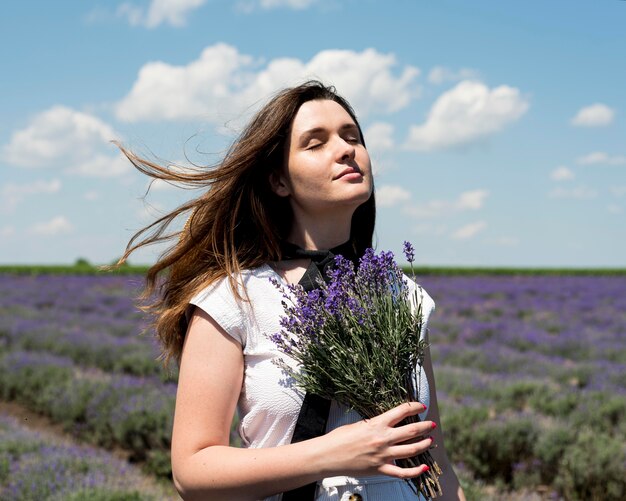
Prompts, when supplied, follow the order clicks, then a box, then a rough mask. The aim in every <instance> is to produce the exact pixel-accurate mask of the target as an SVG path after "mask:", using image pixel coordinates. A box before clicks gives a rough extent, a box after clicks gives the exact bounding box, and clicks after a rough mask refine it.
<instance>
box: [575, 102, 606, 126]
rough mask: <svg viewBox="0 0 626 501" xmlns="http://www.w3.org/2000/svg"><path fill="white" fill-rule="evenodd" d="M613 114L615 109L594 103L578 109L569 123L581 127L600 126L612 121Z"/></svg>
mask: <svg viewBox="0 0 626 501" xmlns="http://www.w3.org/2000/svg"><path fill="white" fill-rule="evenodd" d="M614 116H615V111H613V110H612V109H611V108H609V107H608V106H607V105H606V104H602V103H596V104H592V105H591V106H586V107H585V108H581V109H580V110H578V113H576V116H575V117H574V118H572V120H571V124H572V125H578V126H581V127H602V126H604V125H609V124H610V123H611V122H613V117H614Z"/></svg>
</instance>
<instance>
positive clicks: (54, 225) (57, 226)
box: [30, 216, 74, 236]
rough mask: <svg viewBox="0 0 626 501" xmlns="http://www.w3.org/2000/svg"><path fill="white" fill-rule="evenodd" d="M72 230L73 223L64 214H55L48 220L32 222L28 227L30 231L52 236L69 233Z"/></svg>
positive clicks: (35, 233)
mask: <svg viewBox="0 0 626 501" xmlns="http://www.w3.org/2000/svg"><path fill="white" fill-rule="evenodd" d="M73 230H74V225H72V223H70V222H69V221H68V219H67V218H66V217H65V216H56V217H53V218H52V219H51V220H50V221H45V222H42V223H37V224H34V225H33V226H31V228H30V233H32V234H34V235H40V236H54V235H64V234H67V233H71V232H72V231H73Z"/></svg>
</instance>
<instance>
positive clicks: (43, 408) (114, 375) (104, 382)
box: [0, 275, 176, 499]
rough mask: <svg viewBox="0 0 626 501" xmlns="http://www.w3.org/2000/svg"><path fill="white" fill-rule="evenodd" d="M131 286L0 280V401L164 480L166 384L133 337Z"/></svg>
mask: <svg viewBox="0 0 626 501" xmlns="http://www.w3.org/2000/svg"><path fill="white" fill-rule="evenodd" d="M139 284H140V279H139V278H138V277H132V278H129V277H119V276H118V277H113V276H74V277H72V276H52V275H45V276H17V275H2V276H1V277H0V398H2V399H3V400H13V401H17V402H19V403H21V404H22V405H24V406H26V407H28V408H30V409H31V410H34V411H36V412H38V413H41V414H43V415H45V416H48V417H49V418H51V419H52V420H53V421H55V422H57V423H61V424H62V425H63V427H64V428H65V429H66V430H67V431H68V432H70V433H72V434H73V435H75V436H76V437H77V438H80V439H83V440H85V441H87V442H90V443H92V444H95V445H97V446H100V447H104V448H108V449H111V448H122V449H124V450H126V451H127V455H128V457H129V458H130V459H131V461H141V462H142V463H143V464H144V466H145V467H146V469H148V470H149V471H150V472H151V473H154V474H156V475H158V476H161V477H168V476H169V475H170V474H171V466H170V460H169V446H170V441H171V425H172V415H173V409H174V397H175V391H176V385H175V382H174V381H173V379H174V377H173V376H171V375H168V374H166V373H165V372H164V371H163V370H162V369H161V367H160V366H159V364H158V362H157V361H156V356H157V352H158V350H157V348H156V346H155V344H154V341H153V339H152V338H151V337H150V336H140V335H139V334H140V332H141V331H142V330H143V329H144V328H145V324H144V321H143V319H142V315H141V314H140V313H138V311H137V308H136V305H135V304H134V299H133V298H134V297H135V296H136V294H137V290H138V286H139ZM4 487H5V489H9V487H10V485H9V486H7V485H5V486H4ZM0 488H1V484H0ZM2 492H3V491H2V490H0V498H2V499H4V497H3V495H2ZM105 498H106V499H109V498H108V497H105ZM32 499H35V498H32ZM129 499H130V498H129ZM138 499H139V498H138Z"/></svg>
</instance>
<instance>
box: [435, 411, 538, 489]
mask: <svg viewBox="0 0 626 501" xmlns="http://www.w3.org/2000/svg"><path fill="white" fill-rule="evenodd" d="M463 414H468V413H466V412H465V411H464V410H463V409H461V410H460V411H457V412H456V413H455V418H454V420H453V421H452V422H451V421H450V419H449V418H448V419H446V421H445V428H444V429H445V430H446V447H447V448H449V449H450V450H451V451H455V452H454V456H453V457H454V459H453V460H454V461H461V462H463V464H465V466H466V467H467V468H468V470H470V471H471V472H472V473H473V475H474V476H475V477H476V478H477V479H481V480H484V481H487V482H502V483H504V484H507V485H511V484H512V482H513V472H514V469H515V468H516V465H519V464H524V463H529V462H530V461H531V460H532V458H533V445H534V442H535V440H536V439H537V435H538V431H537V429H536V425H535V424H534V422H533V421H532V420H530V419H526V418H516V417H512V418H508V419H507V420H487V421H485V420H480V421H478V420H477V418H478V417H479V416H480V413H479V412H476V411H474V413H473V414H474V415H473V416H472V415H469V416H467V415H466V418H465V419H464V418H463ZM483 416H484V414H483ZM470 423H472V424H470Z"/></svg>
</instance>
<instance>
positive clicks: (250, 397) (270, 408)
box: [190, 265, 435, 501]
mask: <svg viewBox="0 0 626 501" xmlns="http://www.w3.org/2000/svg"><path fill="white" fill-rule="evenodd" d="M270 278H273V279H277V280H279V281H282V278H281V277H280V276H279V275H278V274H277V273H276V272H275V271H274V270H273V269H272V268H271V267H270V266H269V265H263V266H260V267H258V268H255V269H252V270H247V271H244V272H242V275H241V280H240V282H241V283H242V284H243V285H244V286H245V289H246V291H247V294H248V298H249V300H250V301H249V302H246V301H239V300H237V298H236V296H235V295H234V293H233V291H232V289H231V287H230V284H229V281H228V279H226V278H223V279H221V280H218V281H217V282H216V283H214V284H212V285H210V286H209V287H207V288H206V289H204V290H203V291H202V292H200V293H199V294H197V295H196V296H195V297H193V298H192V300H191V301H190V303H191V304H193V305H195V306H198V307H199V308H201V309H202V310H204V311H205V312H206V313H208V314H209V315H211V317H213V319H214V320H215V321H216V322H217V323H218V324H219V325H220V326H221V327H222V328H223V329H224V331H226V333H227V334H228V335H230V336H231V337H232V338H234V339H235V340H237V341H238V342H239V343H240V344H241V346H242V347H243V355H244V379H243V384H242V388H241V394H240V395H239V402H238V405H237V411H238V414H239V419H240V422H239V435H240V436H241V439H242V441H243V444H244V447H253V448H256V447H276V446H280V445H285V444H288V443H290V442H291V437H292V435H293V431H294V428H295V425H296V420H297V418H298V414H299V412H300V408H301V406H302V401H303V399H304V394H303V393H302V392H301V391H299V390H298V389H297V388H295V387H294V386H293V385H292V384H289V382H288V381H286V378H285V374H284V373H283V371H282V369H280V368H279V367H278V366H277V365H276V364H275V363H274V361H275V360H276V359H278V358H282V359H283V360H284V361H285V362H286V363H288V364H291V365H292V366H293V367H294V368H297V365H295V361H293V360H292V359H291V358H289V357H285V356H284V355H283V354H282V353H281V352H280V351H279V350H278V348H277V347H276V345H275V344H274V342H273V341H272V340H271V339H270V338H269V336H271V335H272V334H275V333H277V332H279V331H280V330H281V327H280V324H279V320H280V317H281V316H282V315H284V310H283V307H282V304H281V301H282V300H283V297H282V293H281V291H279V290H278V289H277V288H276V287H275V286H274V285H273V284H272V283H271V282H270ZM282 282H283V283H285V282H284V281H282ZM408 282H409V286H410V287H411V288H415V287H416V285H415V283H414V282H413V281H411V280H408ZM285 285H286V284H285ZM240 292H241V295H242V297H244V298H245V294H244V292H243V289H241V291H240ZM434 306H435V304H434V302H433V300H432V299H431V297H430V296H429V295H428V294H427V293H426V291H424V290H423V289H422V312H423V322H422V326H423V327H422V337H423V338H425V337H426V335H427V329H426V325H427V322H428V318H429V316H430V314H431V312H432V311H433V310H434ZM420 370H421V369H420ZM419 379H420V381H421V383H422V388H420V398H421V401H422V403H424V404H425V405H426V406H428V405H429V403H430V395H429V388H428V381H427V379H426V376H425V375H424V374H421V377H420V378H419ZM426 414H427V411H426V412H424V413H423V414H420V418H421V419H424V418H425V417H426ZM360 419H362V418H361V416H360V415H359V414H358V413H356V412H354V411H349V412H347V409H345V408H344V407H343V406H341V405H339V404H337V403H336V402H332V404H331V411H330V415H329V419H328V424H327V427H326V431H327V432H328V431H330V430H332V429H334V428H337V427H339V426H342V425H344V424H349V423H354V422H357V421H359V420H360ZM390 483H393V484H395V485H390ZM319 484H320V488H318V495H317V498H316V499H318V500H320V501H321V500H338V501H339V500H343V499H344V498H346V499H347V498H348V497H349V495H350V493H356V492H358V493H359V494H361V496H362V498H363V499H364V500H369V501H377V500H378V499H380V500H381V501H382V500H383V499H384V500H387V499H403V498H402V497H397V496H398V495H399V489H400V490H402V489H408V486H407V485H406V483H405V481H403V480H398V479H395V478H392V477H388V476H384V475H378V476H374V477H361V478H352V477H343V476H342V477H332V478H327V479H324V480H323V481H321V482H320V483H319ZM381 488H382V489H383V490H381V491H380V496H379V495H377V494H378V493H375V492H374V491H376V490H380V489H381ZM389 489H393V490H391V491H390V490H389ZM348 491H349V492H348ZM392 493H393V496H394V497H389V495H391V494H392ZM407 493H408V494H410V496H411V497H407V498H406V499H412V500H415V499H416V498H415V494H412V493H411V492H410V490H408V491H407ZM280 498H281V496H280V495H277V496H272V497H270V498H267V500H271V501H278V500H280Z"/></svg>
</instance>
